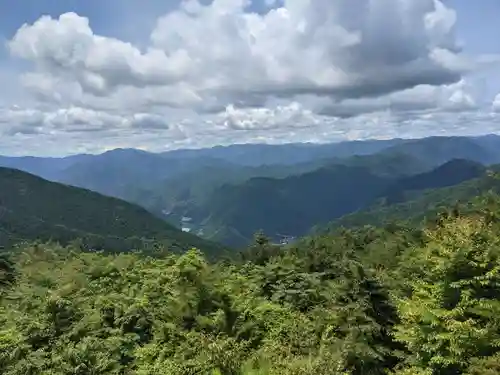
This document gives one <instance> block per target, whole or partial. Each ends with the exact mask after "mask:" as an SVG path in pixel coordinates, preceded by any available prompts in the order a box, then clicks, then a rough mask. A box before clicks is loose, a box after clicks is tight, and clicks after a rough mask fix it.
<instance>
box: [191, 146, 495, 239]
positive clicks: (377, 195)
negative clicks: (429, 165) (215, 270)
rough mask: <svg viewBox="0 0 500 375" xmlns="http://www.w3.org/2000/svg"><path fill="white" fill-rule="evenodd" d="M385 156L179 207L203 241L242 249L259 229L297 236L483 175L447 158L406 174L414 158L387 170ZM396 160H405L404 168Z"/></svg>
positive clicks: (235, 188)
mask: <svg viewBox="0 0 500 375" xmlns="http://www.w3.org/2000/svg"><path fill="white" fill-rule="evenodd" d="M390 155H394V154H383V155H381V156H380V157H377V156H376V155H375V156H372V157H369V158H367V160H366V162H367V163H366V165H367V166H366V165H365V166H362V163H360V161H361V158H362V157H360V158H356V160H355V161H356V163H352V164H353V165H349V164H350V163H347V164H348V165H342V164H332V165H330V166H328V167H323V168H321V169H318V170H315V171H312V172H309V173H304V174H301V175H298V176H289V177H286V178H283V179H272V178H252V179H250V180H248V181H246V182H244V183H241V184H236V185H225V186H223V187H221V188H219V189H217V190H216V191H215V192H214V193H213V194H212V195H211V196H210V198H209V199H207V200H206V201H205V202H204V204H201V205H198V206H192V207H191V208H190V209H187V208H186V207H184V208H185V211H184V214H185V215H186V216H189V217H190V218H191V219H192V220H193V223H192V224H191V225H193V226H194V227H195V228H196V229H197V230H198V231H199V230H202V232H199V233H202V234H203V236H204V237H206V238H210V239H212V240H216V241H219V242H223V243H226V244H228V245H231V246H242V245H244V244H247V243H248V242H249V241H250V240H251V238H252V236H253V234H254V233H255V232H256V231H258V230H260V229H261V230H263V231H264V233H265V234H266V235H268V236H270V237H271V238H272V239H274V240H276V239H278V238H280V236H292V237H296V236H301V235H304V234H306V233H308V232H309V230H310V229H311V228H313V227H314V226H315V225H320V226H321V225H322V224H326V223H328V222H330V221H332V220H334V219H336V218H341V217H342V216H344V215H349V214H352V213H353V212H356V211H360V210H361V211H362V210H366V209H368V208H369V207H377V208H378V207H380V206H385V205H390V204H394V203H397V202H401V201H404V200H408V199H412V198H414V197H415V196H418V195H419V194H422V193H423V192H424V191H425V190H428V189H435V188H440V187H445V186H452V185H456V184H459V183H461V182H463V181H466V180H471V179H474V178H477V177H479V176H482V175H483V174H484V173H485V171H486V168H485V167H484V166H482V165H481V164H479V163H476V162H472V161H469V160H463V159H453V160H451V161H449V162H447V163H445V164H443V165H441V166H438V167H437V168H435V169H432V170H431V171H427V172H423V173H417V174H412V175H409V176H408V175H406V174H405V173H404V172H405V171H406V172H407V173H414V172H415V171H416V170H419V169H420V168H418V163H417V162H416V161H415V159H414V158H413V157H410V156H406V157H404V158H401V159H398V158H397V159H396V160H395V164H394V165H392V166H391V163H390V161H391V160H392V159H391V158H388V156H390ZM379 161H380V162H379ZM401 161H406V163H407V167H406V168H405V163H404V162H401ZM355 164H359V165H355ZM412 168H413V171H412Z"/></svg>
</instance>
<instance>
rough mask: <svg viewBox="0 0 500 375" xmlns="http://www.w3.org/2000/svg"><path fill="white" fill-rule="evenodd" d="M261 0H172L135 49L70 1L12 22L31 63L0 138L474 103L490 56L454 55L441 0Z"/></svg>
mask: <svg viewBox="0 0 500 375" xmlns="http://www.w3.org/2000/svg"><path fill="white" fill-rule="evenodd" d="M263 3H264V4H263V7H264V11H262V12H260V13H252V12H249V11H248V9H249V4H250V1H249V0H213V1H212V2H211V3H210V4H208V5H201V4H200V3H199V2H198V1H196V0H186V1H183V2H182V3H181V5H180V6H179V8H177V9H175V10H173V11H171V12H169V13H167V14H165V15H163V16H161V17H159V18H158V20H157V22H156V24H154V25H151V30H152V31H151V33H150V40H149V46H148V47H146V48H142V47H139V46H136V45H133V44H131V43H129V42H127V41H124V40H120V39H118V38H114V37H112V36H103V35H98V34H96V32H95V31H94V30H93V29H92V27H91V20H90V21H89V20H88V19H87V18H85V17H82V16H79V15H77V14H75V13H65V14H62V15H60V16H59V17H57V18H51V17H49V16H44V17H41V18H40V19H38V20H37V21H36V22H34V23H32V24H25V25H23V26H21V27H20V28H19V29H18V31H17V32H16V33H15V35H14V36H13V37H12V39H11V40H10V41H9V43H8V47H9V50H10V52H11V54H12V56H13V57H14V58H19V59H23V60H26V61H28V62H30V63H31V69H30V70H29V71H25V72H23V74H22V75H21V76H20V83H21V84H22V86H23V87H24V88H25V89H26V90H27V91H26V92H29V93H30V98H31V100H32V102H31V106H30V105H28V104H26V103H24V102H23V104H22V107H21V108H11V107H9V105H6V106H5V108H4V109H0V134H1V135H2V137H3V139H4V141H3V145H4V148H5V144H6V142H11V145H15V144H17V143H16V142H17V141H18V140H19V139H24V138H23V137H34V136H36V137H38V138H37V139H40V140H43V139H44V140H45V142H48V143H50V144H52V143H51V142H53V140H54V139H56V138H57V139H66V140H67V143H66V144H65V146H67V148H68V149H69V150H70V149H72V148H75V149H76V147H77V145H78V144H79V143H78V140H79V142H83V143H85V142H90V141H89V139H90V138H93V139H95V142H97V143H98V144H102V145H105V144H106V147H110V145H111V144H122V143H125V144H128V142H131V145H130V147H133V144H134V142H137V144H141V145H143V144H149V145H150V147H153V148H155V147H163V148H168V147H174V146H176V145H193V144H196V145H202V144H206V145H210V144H213V143H227V142H231V141H239V142H241V141H255V140H260V141H273V140H307V139H309V140H310V139H314V138H318V139H320V140H327V139H339V138H341V137H346V138H356V137H358V138H364V137H387V136H390V135H394V136H402V134H409V135H411V134H416V133H419V132H420V131H421V130H422V129H426V131H430V130H433V131H441V130H440V129H436V126H435V125H434V126H429V123H430V122H431V121H440V122H439V126H441V127H442V129H443V131H450V130H456V129H457V126H456V125H454V123H458V122H460V120H459V118H460V116H465V118H469V119H471V118H474V115H473V114H472V112H474V111H476V112H477V111H479V109H480V104H478V102H477V100H476V98H475V97H474V95H473V93H472V92H473V90H470V87H469V86H470V84H469V83H467V78H464V77H465V75H466V74H467V73H468V72H469V71H471V69H477V68H478V66H479V65H481V66H488V67H491V66H493V65H494V64H496V62H497V61H498V57H495V56H494V55H491V56H490V57H487V58H486V57H481V58H475V57H468V56H465V55H463V54H462V52H461V48H462V46H460V45H459V43H458V42H457V41H456V37H455V23H456V18H457V15H456V13H455V12H454V11H453V10H452V9H449V8H447V7H445V6H444V5H443V3H442V2H441V1H438V0H377V1H352V0H266V1H265V2H263ZM266 7H267V8H266ZM499 102H500V100H499ZM7 104H11V103H7ZM494 107H495V108H496V107H498V108H499V109H500V104H497V105H494ZM443 116H448V117H450V118H452V117H453V116H455V119H456V120H457V121H455V122H454V121H452V120H450V121H448V120H444V117H443ZM476 116H480V114H479V113H477V114H476ZM487 121H489V119H487V118H482V117H481V120H480V122H481V124H483V123H486V122H487ZM447 126H448V128H446V127H447ZM7 137H10V138H7ZM6 139H7V140H6ZM134 140H135V141H134ZM90 143H92V142H90ZM1 144H2V142H0V145H1ZM94 146H95V147H98V146H96V145H94V144H89V145H87V146H86V147H94ZM12 147H14V146H12Z"/></svg>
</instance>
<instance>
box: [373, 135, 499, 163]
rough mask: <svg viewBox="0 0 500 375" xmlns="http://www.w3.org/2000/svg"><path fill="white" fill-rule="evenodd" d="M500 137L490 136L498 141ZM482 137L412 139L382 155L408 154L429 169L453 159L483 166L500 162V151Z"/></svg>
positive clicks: (383, 152)
mask: <svg viewBox="0 0 500 375" xmlns="http://www.w3.org/2000/svg"><path fill="white" fill-rule="evenodd" d="M497 138H498V136H490V137H489V139H490V141H489V142H490V143H488V144H491V142H492V141H491V140H492V139H497ZM483 139H484V138H482V137H477V138H469V137H428V138H422V139H412V140H406V141H404V142H401V143H399V144H397V145H394V146H391V147H388V148H386V149H384V150H383V151H381V153H382V154H406V155H411V156H414V157H416V158H417V159H419V160H420V161H421V162H422V163H424V164H425V165H427V166H429V167H433V166H437V165H440V164H443V163H446V162H448V161H450V160H452V159H467V160H471V161H475V162H478V163H481V164H486V165H487V164H494V163H496V162H499V161H500V149H496V150H494V149H493V148H492V147H489V146H488V147H486V144H487V141H484V140H483Z"/></svg>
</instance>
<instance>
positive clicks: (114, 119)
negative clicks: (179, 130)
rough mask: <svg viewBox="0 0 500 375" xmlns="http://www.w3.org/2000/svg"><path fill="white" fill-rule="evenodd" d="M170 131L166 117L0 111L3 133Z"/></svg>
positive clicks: (68, 110) (85, 111)
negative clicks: (111, 130)
mask: <svg viewBox="0 0 500 375" xmlns="http://www.w3.org/2000/svg"><path fill="white" fill-rule="evenodd" d="M110 129H113V130H127V129H143V130H148V129H149V130H150V129H162V130H165V131H167V130H169V126H168V124H167V123H166V121H165V118H163V117H160V116H156V115H151V114H147V113H135V114H133V115H130V116H123V115H117V114H111V113H107V112H102V111H95V110H92V109H87V108H80V107H70V108H63V109H57V110H54V111H51V112H44V111H41V110H33V109H26V108H24V109H23V108H19V107H14V108H9V109H4V110H0V134H3V135H9V134H10V135H12V134H16V133H21V134H36V133H39V132H42V131H44V132H47V133H56V132H60V131H64V132H94V131H100V130H110Z"/></svg>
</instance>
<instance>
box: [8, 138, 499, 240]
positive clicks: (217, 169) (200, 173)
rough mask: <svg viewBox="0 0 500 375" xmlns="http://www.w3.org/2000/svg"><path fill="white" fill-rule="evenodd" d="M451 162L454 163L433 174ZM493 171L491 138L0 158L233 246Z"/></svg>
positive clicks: (495, 155)
mask: <svg viewBox="0 0 500 375" xmlns="http://www.w3.org/2000/svg"><path fill="white" fill-rule="evenodd" d="M453 160H461V161H457V162H456V163H457V164H456V165H455V166H453V164H450V165H447V168H448V169H447V170H445V169H443V170H434V169H435V168H438V167H439V166H441V165H446V163H448V162H450V161H453ZM465 161H467V162H465ZM497 162H500V137H499V136H496V135H488V136H482V137H453V136H452V137H428V138H422V139H393V140H380V141H379V140H368V141H354V142H341V143H336V144H284V145H262V144H261V145H259V144H248V145H232V146H218V147H213V148H208V149H199V150H174V151H169V152H165V153H159V154H154V153H150V152H146V151H141V150H135V149H116V150H111V151H108V152H105V153H103V154H100V155H75V156H69V157H66V158H29V157H26V158H6V157H0V165H8V166H11V167H13V168H18V169H21V170H28V171H29V172H30V173H33V174H37V175H40V176H42V177H44V178H47V179H50V180H53V181H57V182H62V183H65V184H67V185H74V186H78V187H83V188H86V189H90V190H92V191H96V192H99V193H101V194H105V195H108V196H113V197H118V198H121V199H124V200H127V201H129V202H132V203H134V204H138V205H140V206H142V207H145V208H146V209H147V210H148V211H149V212H152V213H154V214H155V215H156V216H157V217H159V218H161V219H162V220H166V221H168V222H170V223H173V224H174V225H175V226H177V227H178V228H180V227H182V226H183V224H182V221H183V220H184V219H183V218H187V220H189V223H190V224H189V228H187V230H192V231H193V232H194V233H197V234H200V235H203V236H204V237H206V238H210V239H214V240H218V241H222V242H225V243H231V244H236V245H241V244H244V243H246V242H248V241H249V240H250V239H251V237H252V235H251V232H252V231H255V230H258V229H263V230H264V231H265V232H266V233H268V234H270V235H272V236H273V235H275V234H276V233H280V234H285V235H294V236H295V235H301V234H304V233H305V232H306V231H307V228H311V227H313V226H315V225H318V224H322V223H326V222H328V221H331V220H335V219H337V218H338V217H339V216H342V215H347V214H351V213H352V212H354V211H357V210H363V209H366V208H367V207H368V206H372V205H373V204H376V202H379V203H378V204H380V201H381V200H382V201H383V200H385V202H386V204H392V203H397V202H400V201H405V200H407V199H410V198H412V197H414V196H415V194H417V195H418V194H419V192H421V191H422V190H425V189H431V188H438V187H443V186H449V185H453V184H455V183H460V182H461V181H463V180H464V179H468V178H473V177H474V176H477V173H480V172H481V166H480V165H481V164H482V165H491V164H494V163H497ZM474 163H476V164H474ZM426 173H427V174H426ZM443 173H444V174H445V175H443V176H442V177H440V175H441V174H443ZM447 173H448V174H447ZM271 208H272V209H271ZM271 218H274V219H273V220H271ZM237 219H238V220H237ZM278 223H280V224H278Z"/></svg>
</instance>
